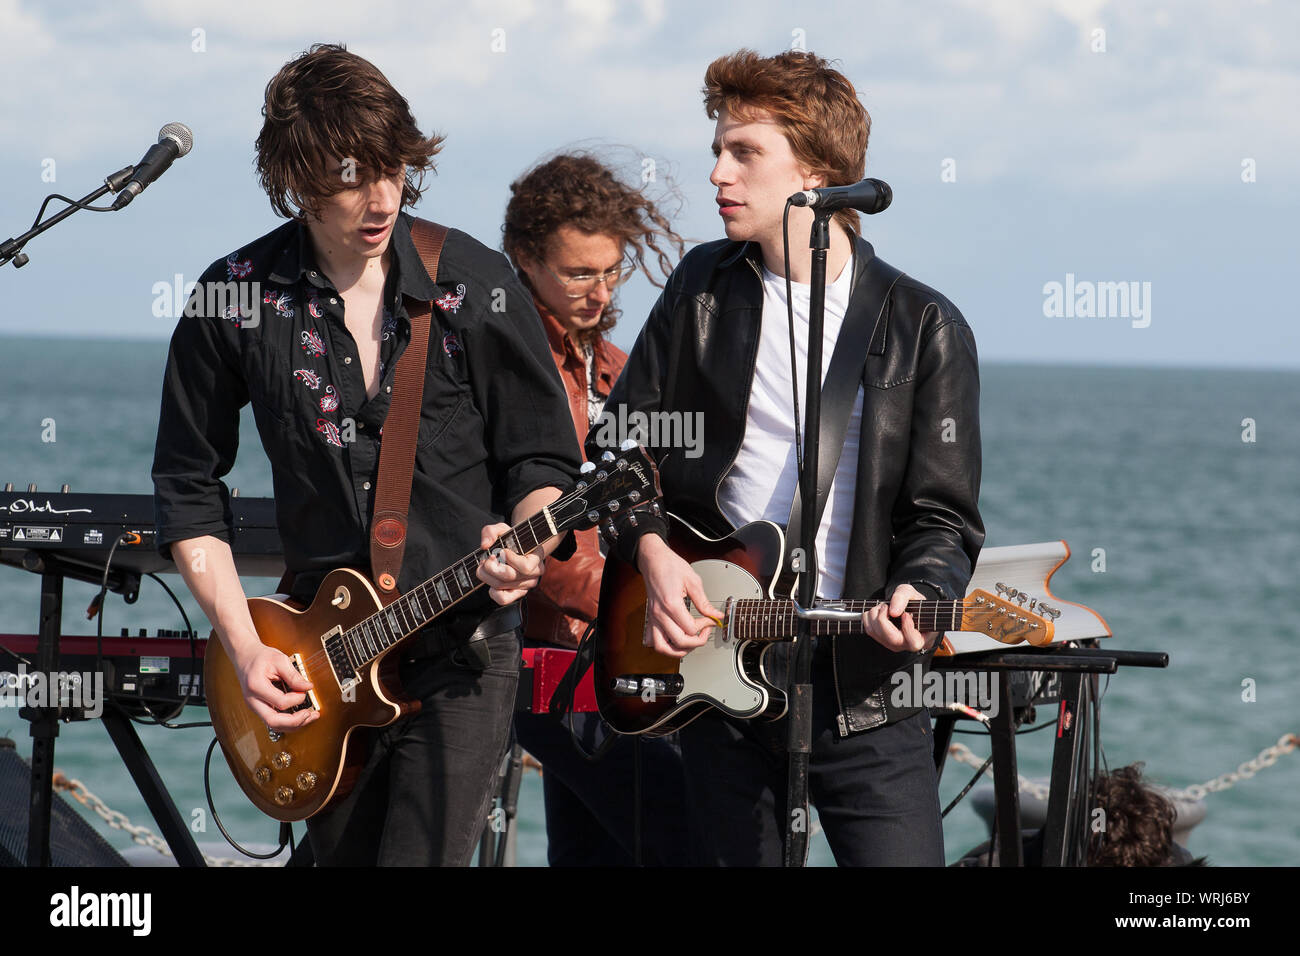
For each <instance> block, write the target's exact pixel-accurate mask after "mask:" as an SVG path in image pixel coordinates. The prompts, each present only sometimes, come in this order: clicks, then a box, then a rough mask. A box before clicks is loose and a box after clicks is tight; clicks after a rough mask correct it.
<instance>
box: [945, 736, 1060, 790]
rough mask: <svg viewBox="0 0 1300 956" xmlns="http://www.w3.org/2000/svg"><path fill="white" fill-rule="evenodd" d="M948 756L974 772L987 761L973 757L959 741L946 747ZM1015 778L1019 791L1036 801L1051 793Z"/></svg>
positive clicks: (1047, 788)
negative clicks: (1017, 781)
mask: <svg viewBox="0 0 1300 956" xmlns="http://www.w3.org/2000/svg"><path fill="white" fill-rule="evenodd" d="M948 756H950V757H952V759H953V760H956V761H957V762H958V763H964V764H966V765H967V766H968V767H974V768H975V769H976V770H978V769H979V768H980V767H982V766H984V763H985V761H986V760H987V759H988V758H987V757H977V756H975V752H974V751H973V750H971V749H970V748H969V747H967V746H966V745H965V744H964V743H961V742H960V741H958V742H957V743H952V744H949V745H948ZM1016 776H1017V779H1018V780H1019V781H1020V791H1021V792H1022V793H1028V794H1030V795H1031V796H1033V797H1034V798H1035V799H1038V800H1046V799H1047V797H1048V795H1049V794H1050V793H1051V788H1050V787H1045V786H1043V785H1042V784H1041V783H1034V781H1032V780H1030V779H1029V778H1028V777H1025V776H1022V775H1020V774H1017V775H1016Z"/></svg>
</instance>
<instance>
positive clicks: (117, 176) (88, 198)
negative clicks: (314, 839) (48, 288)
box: [0, 166, 135, 269]
mask: <svg viewBox="0 0 1300 956" xmlns="http://www.w3.org/2000/svg"><path fill="white" fill-rule="evenodd" d="M134 173H135V167H134V166H127V167H125V168H123V169H119V170H118V171H117V172H115V173H113V174H112V175H111V176H108V177H107V178H105V180H104V185H102V186H100V187H99V188H98V189H96V190H95V191H94V192H92V193H89V194H87V195H85V196H83V197H82V198H81V199H78V200H76V201H75V202H74V201H72V200H67V199H64V201H65V202H67V203H68V205H67V206H65V207H64V208H63V209H60V210H59V211H58V212H56V213H55V214H54V215H53V216H51V217H50V218H49V219H46V220H45V221H44V222H42V221H41V216H42V215H44V213H45V206H47V205H49V202H50V200H51V199H55V198H58V199H63V198H64V197H62V196H53V195H51V196H47V197H46V199H45V203H44V204H43V205H42V206H41V211H40V212H39V213H37V214H36V220H37V221H36V223H35V224H34V225H33V226H32V228H30V229H28V230H27V231H26V232H24V233H23V234H22V235H21V236H19V237H17V238H16V239H7V240H5V241H4V242H3V243H0V267H3V266H6V265H8V264H9V263H10V262H11V261H12V262H13V264H14V268H15V269H21V268H22V267H23V266H25V265H27V263H28V261H30V260H29V259H28V256H27V255H26V253H24V252H23V251H22V248H23V246H25V245H26V244H27V242H28V240H30V239H32V238H33V237H35V236H39V235H40V234H41V233H43V232H44V231H45V230H46V229H49V228H50V227H51V226H55V225H58V224H59V223H61V222H62V221H63V220H65V219H67V218H68V217H69V216H71V215H72V214H73V213H74V212H76V211H77V210H79V209H91V210H92V211H93V212H114V211H115V210H113V209H110V208H107V207H99V208H95V207H93V206H91V205H90V204H91V203H92V202H94V201H95V200H96V199H98V198H99V197H100V196H102V195H104V194H105V193H107V192H114V193H115V192H117V191H118V190H120V189H121V188H122V187H123V186H125V185H126V184H127V182H129V181H130V179H131V176H132V175H133V174H134Z"/></svg>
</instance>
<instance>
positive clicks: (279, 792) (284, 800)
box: [275, 787, 293, 807]
mask: <svg viewBox="0 0 1300 956" xmlns="http://www.w3.org/2000/svg"><path fill="white" fill-rule="evenodd" d="M275 802H276V803H278V804H279V805H280V806H282V807H287V806H288V805H289V804H290V803H292V802H293V788H292V787H276V788H275Z"/></svg>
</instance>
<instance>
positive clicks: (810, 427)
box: [784, 209, 834, 867]
mask: <svg viewBox="0 0 1300 956" xmlns="http://www.w3.org/2000/svg"><path fill="white" fill-rule="evenodd" d="M813 213H814V215H813V224H812V231H811V234H810V236H809V239H808V246H809V248H810V249H812V277H811V280H810V282H811V288H810V290H809V304H808V366H807V376H806V379H805V386H804V396H805V399H804V432H803V433H804V456H803V473H802V474H801V475H800V476H799V491H800V495H801V499H802V501H801V504H800V507H801V509H802V512H803V518H802V520H801V522H800V525H801V526H800V529H799V530H800V541H799V548H800V550H801V551H802V552H803V555H802V560H801V561H800V565H799V567H798V568H797V569H796V570H798V572H799V604H800V605H802V606H803V607H805V608H811V607H812V606H813V605H814V603H815V602H816V600H817V530H818V528H817V525H818V523H819V522H817V521H816V520H814V516H815V515H816V514H817V467H818V461H817V459H818V447H817V446H818V442H817V439H818V436H819V435H820V434H821V413H822V331H823V328H824V326H825V323H826V257H827V252H828V251H829V249H830V247H831V234H830V220H831V216H833V215H834V213H833V212H832V211H829V210H822V209H814V210H813ZM787 268H788V265H787ZM790 371H791V373H792V374H793V373H794V369H791V370H790ZM795 638H796V639H795V644H794V647H795V652H794V667H793V669H792V672H791V675H790V697H789V700H790V711H789V713H790V725H789V731H790V734H789V739H788V751H789V755H790V770H789V777H788V779H787V782H786V804H785V805H786V809H787V813H788V819H787V820H786V841H785V860H784V864H785V865H786V866H795V867H801V866H804V865H805V864H806V863H807V862H808V832H809V830H810V828H811V821H810V820H809V815H808V759H809V755H810V754H811V753H812V712H813V689H812V652H813V648H812V622H811V621H810V620H809V619H808V618H806V617H800V618H798V628H797V629H796V631H795Z"/></svg>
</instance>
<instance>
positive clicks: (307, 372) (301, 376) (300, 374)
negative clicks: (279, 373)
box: [293, 368, 320, 392]
mask: <svg viewBox="0 0 1300 956" xmlns="http://www.w3.org/2000/svg"><path fill="white" fill-rule="evenodd" d="M293 377H294V378H296V379H297V380H298V381H300V382H302V383H303V384H304V385H306V386H307V387H308V388H310V389H311V390H312V391H313V392H314V391H316V390H317V389H319V388H320V376H319V375H318V374H316V373H315V372H313V371H312V370H311V369H309V368H296V369H294V370H293Z"/></svg>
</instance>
